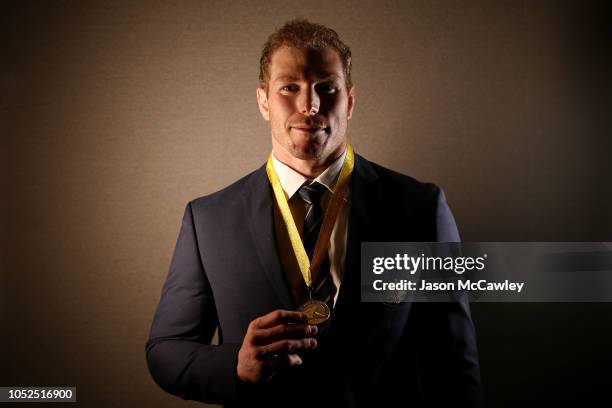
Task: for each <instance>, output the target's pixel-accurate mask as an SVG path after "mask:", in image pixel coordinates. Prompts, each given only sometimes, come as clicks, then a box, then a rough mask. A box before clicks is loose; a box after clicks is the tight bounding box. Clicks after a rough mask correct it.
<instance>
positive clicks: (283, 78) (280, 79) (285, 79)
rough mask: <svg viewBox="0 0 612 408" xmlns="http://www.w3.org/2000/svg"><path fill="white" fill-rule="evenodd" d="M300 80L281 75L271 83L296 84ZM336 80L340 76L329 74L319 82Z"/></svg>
mask: <svg viewBox="0 0 612 408" xmlns="http://www.w3.org/2000/svg"><path fill="white" fill-rule="evenodd" d="M300 79H301V78H298V77H295V76H292V75H281V76H279V77H278V78H274V79H273V80H272V81H273V82H298V81H300ZM336 79H340V76H339V75H337V74H330V75H328V76H327V77H324V78H322V79H321V80H320V81H319V82H328V81H335V80H336Z"/></svg>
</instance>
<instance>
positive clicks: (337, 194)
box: [266, 144, 355, 289]
mask: <svg viewBox="0 0 612 408" xmlns="http://www.w3.org/2000/svg"><path fill="white" fill-rule="evenodd" d="M354 166H355V153H354V152H353V147H352V146H351V145H350V144H347V145H346V157H345V158H344V163H343V164H342V169H341V170H340V174H339V175H338V179H337V180H336V183H335V184H334V189H333V190H334V193H333V194H332V197H331V200H330V201H329V204H328V205H327V210H326V211H325V217H324V218H323V225H321V231H320V232H319V237H318V239H317V244H316V246H315V250H314V253H313V255H312V261H311V260H310V259H308V254H307V253H306V249H304V243H303V242H302V238H301V237H300V233H299V232H298V230H297V227H296V225H295V221H294V220H293V216H292V215H291V210H290V209H289V203H288V202H287V196H286V195H285V191H284V190H283V187H282V185H281V182H280V180H279V178H278V175H277V174H276V171H275V170H274V164H273V162H272V153H270V157H269V158H268V163H267V164H266V171H267V173H268V179H270V183H271V184H272V189H273V190H274V196H275V197H276V203H277V204H278V208H279V209H280V212H281V215H282V216H283V221H285V226H286V227H287V232H288V234H289V240H290V241H291V247H292V248H293V252H294V253H295V257H296V259H297V262H298V265H299V266H300V271H301V272H302V276H303V277H304V282H305V283H306V287H307V288H308V289H311V287H312V272H313V271H317V270H318V269H319V266H320V265H321V262H322V261H323V258H324V256H327V248H328V247H329V239H330V236H331V233H332V230H333V228H334V224H335V223H336V218H338V214H339V213H340V209H341V208H342V205H343V204H344V199H345V198H346V195H347V193H348V186H349V181H350V179H351V174H352V173H353V167H354Z"/></svg>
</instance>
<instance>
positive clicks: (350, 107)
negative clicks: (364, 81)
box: [346, 86, 355, 119]
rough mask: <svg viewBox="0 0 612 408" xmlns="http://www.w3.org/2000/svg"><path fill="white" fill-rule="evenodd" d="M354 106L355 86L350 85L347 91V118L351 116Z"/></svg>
mask: <svg viewBox="0 0 612 408" xmlns="http://www.w3.org/2000/svg"><path fill="white" fill-rule="evenodd" d="M354 107H355V86H352V87H351V89H350V90H349V93H348V105H347V111H348V112H347V115H346V117H347V119H350V118H352V117H353V108H354Z"/></svg>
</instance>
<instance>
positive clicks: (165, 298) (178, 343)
mask: <svg viewBox="0 0 612 408" xmlns="http://www.w3.org/2000/svg"><path fill="white" fill-rule="evenodd" d="M217 325H218V318H217V311H216V308H215V301H214V299H213V293H212V290H211V287H210V284H209V281H208V279H207V277H206V273H205V271H204V268H203V265H202V260H201V259H200V252H199V249H198V242H197V237H196V234H195V229H194V223H193V214H192V207H191V204H188V205H187V208H186V210H185V215H184V217H183V222H182V226H181V230H180V233H179V237H178V241H177V244H176V248H175V250H174V255H173V257H172V262H171V265H170V271H169V272H168V276H167V278H166V282H165V284H164V286H163V290H162V294H161V300H160V302H159V305H158V307H157V311H156V313H155V317H154V320H153V324H152V327H151V332H150V336H149V340H148V341H147V344H146V358H147V364H148V367H149V371H150V373H151V375H152V377H153V379H154V380H155V382H156V383H157V384H158V385H159V386H160V387H161V388H162V389H164V390H165V391H167V392H169V393H171V394H175V395H178V396H180V397H182V398H184V399H191V400H198V401H203V402H209V403H217V404H230V403H232V402H235V401H236V400H237V398H238V396H237V391H238V390H237V388H238V387H239V380H238V378H237V375H236V363H237V356H238V350H239V348H240V344H220V345H211V340H212V338H213V335H214V332H215V329H216V328H217Z"/></svg>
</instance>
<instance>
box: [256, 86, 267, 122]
mask: <svg viewBox="0 0 612 408" xmlns="http://www.w3.org/2000/svg"><path fill="white" fill-rule="evenodd" d="M257 105H259V112H260V113H261V116H263V118H264V119H265V120H270V109H269V108H268V96H267V95H266V90H265V89H263V88H262V87H258V88H257Z"/></svg>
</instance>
